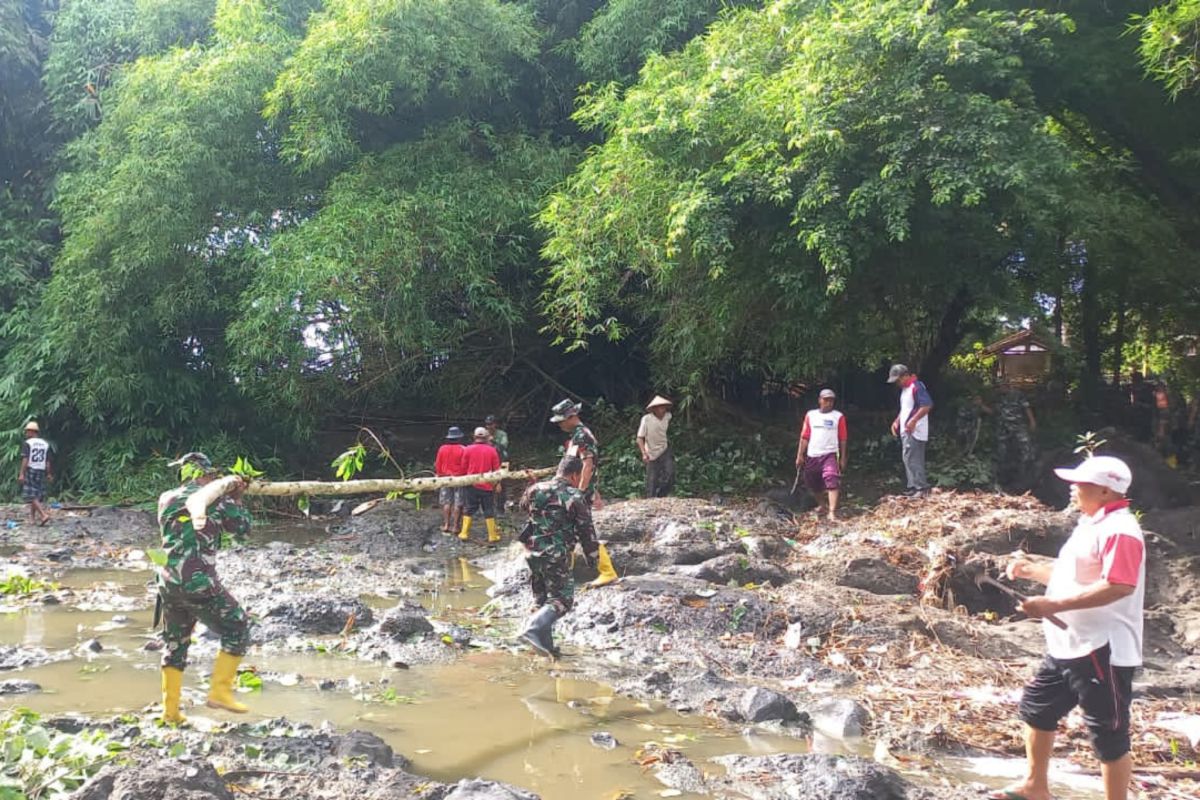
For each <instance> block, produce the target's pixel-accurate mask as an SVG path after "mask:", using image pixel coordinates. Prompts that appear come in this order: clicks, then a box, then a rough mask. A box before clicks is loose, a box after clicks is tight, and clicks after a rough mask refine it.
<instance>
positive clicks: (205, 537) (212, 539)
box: [157, 481, 250, 594]
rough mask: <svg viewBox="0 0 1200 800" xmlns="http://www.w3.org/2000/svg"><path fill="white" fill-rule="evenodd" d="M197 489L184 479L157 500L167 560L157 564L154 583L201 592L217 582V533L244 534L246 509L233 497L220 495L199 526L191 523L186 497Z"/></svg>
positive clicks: (197, 489) (245, 531) (219, 534)
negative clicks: (202, 523) (156, 578)
mask: <svg viewBox="0 0 1200 800" xmlns="http://www.w3.org/2000/svg"><path fill="white" fill-rule="evenodd" d="M199 490H200V484H198V483H196V482H195V481H191V482H188V483H186V484H184V485H183V486H181V487H180V488H178V489H175V490H173V491H171V492H166V493H164V494H163V496H162V497H160V498H159V501H158V507H159V512H158V524H159V526H160V528H161V530H162V546H163V550H165V551H166V555H167V562H166V563H165V564H163V565H161V566H159V567H158V570H157V572H158V584H159V586H164V587H176V588H182V589H183V590H184V591H185V592H188V593H189V594H202V593H204V592H206V591H209V590H211V589H213V588H214V587H215V586H217V583H218V582H217V577H216V568H217V550H218V549H219V548H220V546H221V536H222V535H223V534H226V533H228V534H231V535H232V536H234V537H241V536H244V535H245V534H246V533H247V532H248V531H249V530H250V512H249V511H247V510H246V508H245V507H244V506H243V505H242V504H241V503H239V502H237V501H236V500H234V499H232V498H230V497H222V498H220V499H219V500H217V502H215V503H213V504H212V505H211V506H209V508H208V521H207V522H206V523H205V525H204V527H203V528H201V529H200V530H196V528H195V526H193V525H192V519H191V516H190V515H189V514H188V510H187V500H188V498H189V497H191V496H192V495H193V494H195V493H196V492H197V491H199Z"/></svg>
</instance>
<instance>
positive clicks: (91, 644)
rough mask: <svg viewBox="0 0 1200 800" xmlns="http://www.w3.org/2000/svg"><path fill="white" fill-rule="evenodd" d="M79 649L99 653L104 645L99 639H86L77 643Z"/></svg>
mask: <svg viewBox="0 0 1200 800" xmlns="http://www.w3.org/2000/svg"><path fill="white" fill-rule="evenodd" d="M79 649H80V650H84V651H87V652H89V653H99V652H100V651H101V650H103V649H104V645H102V644H100V640H99V639H88V640H87V641H86V642H84V643H83V644H81V645H79Z"/></svg>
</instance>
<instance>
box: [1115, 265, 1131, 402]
mask: <svg viewBox="0 0 1200 800" xmlns="http://www.w3.org/2000/svg"><path fill="white" fill-rule="evenodd" d="M1125 290H1126V283H1125V281H1124V280H1122V281H1121V288H1120V289H1119V290H1118V292H1117V325H1116V329H1115V330H1114V331H1113V340H1114V341H1113V359H1112V382H1113V386H1120V385H1121V369H1122V368H1123V367H1124V366H1125V364H1124V358H1125V352H1124V350H1125V317H1126V316H1127V315H1128V310H1129V304H1128V303H1126V302H1125Z"/></svg>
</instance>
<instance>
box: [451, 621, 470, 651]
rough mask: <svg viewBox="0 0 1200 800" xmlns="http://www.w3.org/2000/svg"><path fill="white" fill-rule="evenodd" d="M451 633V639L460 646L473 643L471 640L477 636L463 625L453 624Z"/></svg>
mask: <svg viewBox="0 0 1200 800" xmlns="http://www.w3.org/2000/svg"><path fill="white" fill-rule="evenodd" d="M449 635H450V640H451V641H452V642H454V643H455V644H456V645H458V646H459V647H466V646H467V645H469V644H470V643H471V640H472V639H473V638H475V637H474V635H473V634H472V633H471V631H469V630H467V629H466V628H464V627H462V626H461V625H452V626H451V627H450V630H449Z"/></svg>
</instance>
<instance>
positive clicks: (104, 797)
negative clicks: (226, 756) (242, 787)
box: [71, 758, 233, 800]
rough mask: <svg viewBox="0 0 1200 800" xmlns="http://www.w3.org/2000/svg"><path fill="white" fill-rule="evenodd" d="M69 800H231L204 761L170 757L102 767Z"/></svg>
mask: <svg viewBox="0 0 1200 800" xmlns="http://www.w3.org/2000/svg"><path fill="white" fill-rule="evenodd" d="M71 798H72V800H233V795H232V794H231V793H230V791H229V789H227V788H226V787H225V781H223V780H222V779H221V776H220V775H218V774H217V771H216V770H215V769H214V768H213V765H212V764H210V763H208V762H207V761H194V762H190V763H187V764H184V763H183V762H180V761H178V760H176V759H172V758H164V759H160V760H158V761H151V762H149V763H138V764H136V765H135V766H130V767H105V768H104V769H103V770H101V771H100V772H99V773H97V774H96V776H95V777H93V778H92V779H91V780H89V781H88V782H87V783H85V784H84V785H83V787H82V788H81V789H79V791H77V792H75V794H73V795H71Z"/></svg>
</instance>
